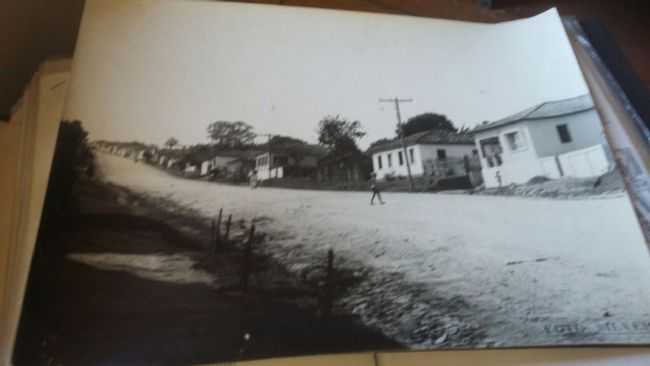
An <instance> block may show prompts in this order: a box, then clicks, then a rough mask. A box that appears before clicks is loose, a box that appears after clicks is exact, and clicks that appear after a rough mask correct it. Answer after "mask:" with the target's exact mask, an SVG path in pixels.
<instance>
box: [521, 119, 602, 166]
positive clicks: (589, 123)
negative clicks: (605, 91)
mask: <svg viewBox="0 0 650 366" xmlns="http://www.w3.org/2000/svg"><path fill="white" fill-rule="evenodd" d="M527 124H528V128H529V131H530V134H531V136H532V141H533V143H534V145H535V151H537V156H538V157H540V158H543V157H547V156H554V155H559V154H564V153H567V152H570V151H575V150H580V149H584V148H587V147H590V146H594V145H599V144H606V142H605V136H604V132H603V127H602V124H601V122H600V118H599V117H598V114H597V113H596V110H595V109H590V110H588V111H585V112H579V113H575V114H570V115H567V116H561V117H556V118H549V119H544V120H533V121H528V122H527ZM561 124H566V125H567V127H568V129H569V134H570V135H571V138H572V141H571V142H568V143H562V142H561V141H560V136H559V135H558V132H557V127H556V126H558V125H561Z"/></svg>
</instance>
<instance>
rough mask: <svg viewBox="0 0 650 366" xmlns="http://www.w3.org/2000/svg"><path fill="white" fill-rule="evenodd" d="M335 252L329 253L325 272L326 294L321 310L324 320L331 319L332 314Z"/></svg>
mask: <svg viewBox="0 0 650 366" xmlns="http://www.w3.org/2000/svg"><path fill="white" fill-rule="evenodd" d="M333 282H334V250H332V249H331V248H330V250H328V251H327V267H326V272H325V293H324V295H323V303H322V305H321V306H322V308H321V316H322V317H323V318H324V319H327V318H329V316H330V314H331V313H332V304H333V302H334V300H333V299H332V297H333V296H334V293H333V292H334V283H333Z"/></svg>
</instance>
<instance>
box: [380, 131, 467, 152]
mask: <svg viewBox="0 0 650 366" xmlns="http://www.w3.org/2000/svg"><path fill="white" fill-rule="evenodd" d="M404 143H405V145H406V146H411V145H441V144H444V145H474V137H473V136H472V135H471V134H468V133H456V132H452V131H441V130H428V131H422V132H418V133H414V134H412V135H409V136H406V137H405V138H404ZM400 147H402V143H401V141H400V140H399V139H398V138H394V139H393V140H390V141H387V142H384V143H381V144H378V145H375V146H372V147H370V148H369V149H368V153H369V154H374V153H377V152H381V151H386V150H394V149H399V148H400Z"/></svg>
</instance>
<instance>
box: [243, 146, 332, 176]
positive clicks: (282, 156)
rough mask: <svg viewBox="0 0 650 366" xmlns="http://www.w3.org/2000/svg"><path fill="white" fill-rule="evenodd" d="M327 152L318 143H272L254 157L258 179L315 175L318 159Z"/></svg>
mask: <svg viewBox="0 0 650 366" xmlns="http://www.w3.org/2000/svg"><path fill="white" fill-rule="evenodd" d="M326 154H327V150H326V149H325V148H324V147H322V146H320V145H313V144H307V143H300V142H291V143H283V144H274V145H273V144H272V145H270V146H267V151H266V152H263V153H259V154H258V155H257V156H256V157H255V172H256V177H257V179H258V180H259V181H265V180H269V179H281V178H288V177H293V178H305V177H311V176H315V175H316V170H317V167H318V161H319V159H321V158H322V157H324V156H325V155H326Z"/></svg>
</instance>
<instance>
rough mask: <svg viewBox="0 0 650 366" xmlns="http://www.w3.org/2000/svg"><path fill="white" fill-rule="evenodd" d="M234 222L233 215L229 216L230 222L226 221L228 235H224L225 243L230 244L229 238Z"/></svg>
mask: <svg viewBox="0 0 650 366" xmlns="http://www.w3.org/2000/svg"><path fill="white" fill-rule="evenodd" d="M231 221H232V214H231V215H228V221H226V233H225V234H224V242H226V243H227V242H228V237H229V236H230V223H231Z"/></svg>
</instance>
